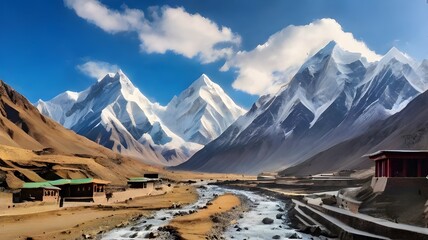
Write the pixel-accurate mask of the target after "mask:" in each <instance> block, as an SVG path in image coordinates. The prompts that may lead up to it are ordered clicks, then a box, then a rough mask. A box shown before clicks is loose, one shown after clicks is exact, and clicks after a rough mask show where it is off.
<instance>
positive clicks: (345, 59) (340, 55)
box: [314, 41, 361, 64]
mask: <svg viewBox="0 0 428 240" xmlns="http://www.w3.org/2000/svg"><path fill="white" fill-rule="evenodd" d="M317 56H331V58H333V59H334V61H335V62H336V63H340V64H350V63H352V62H355V61H357V60H359V59H361V53H356V52H350V51H347V50H345V49H343V48H342V47H341V46H340V45H339V44H338V43H337V42H336V41H330V42H329V43H328V44H327V45H325V46H324V47H323V48H322V49H321V50H319V51H318V53H316V54H315V56H314V57H317Z"/></svg>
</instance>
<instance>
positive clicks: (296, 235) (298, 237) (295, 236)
mask: <svg viewBox="0 0 428 240" xmlns="http://www.w3.org/2000/svg"><path fill="white" fill-rule="evenodd" d="M285 237H286V238H288V239H302V237H300V236H299V234H297V233H291V234H290V235H288V236H285Z"/></svg>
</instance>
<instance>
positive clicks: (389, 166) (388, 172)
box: [386, 158, 391, 177]
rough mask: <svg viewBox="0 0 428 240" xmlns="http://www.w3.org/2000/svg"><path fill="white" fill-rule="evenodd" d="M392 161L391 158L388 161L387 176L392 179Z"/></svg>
mask: <svg viewBox="0 0 428 240" xmlns="http://www.w3.org/2000/svg"><path fill="white" fill-rule="evenodd" d="M390 161H391V160H389V158H388V159H387V160H386V176H387V177H391V163H390Z"/></svg>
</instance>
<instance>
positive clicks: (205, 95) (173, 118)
mask: <svg viewBox="0 0 428 240" xmlns="http://www.w3.org/2000/svg"><path fill="white" fill-rule="evenodd" d="M244 113H245V111H244V110H243V109H242V108H241V107H239V106H237V105H236V104H235V103H234V102H233V100H232V99H230V97H229V96H228V95H227V94H226V93H225V92H224V91H223V89H222V88H221V87H220V86H219V85H217V84H215V83H213V82H212V81H211V80H210V79H209V78H208V77H207V76H206V75H205V74H203V75H202V76H201V77H200V78H198V79H197V80H196V81H195V82H193V83H192V85H190V87H189V88H187V89H186V90H184V91H183V92H182V93H181V94H180V95H179V96H178V97H177V96H175V97H174V98H173V99H172V100H171V102H169V103H168V105H167V107H166V109H165V111H163V112H162V113H161V114H160V115H161V116H162V117H163V119H164V123H165V124H167V125H168V126H170V128H171V130H172V131H174V132H175V133H176V134H177V135H179V136H180V137H182V138H183V139H184V140H186V141H189V142H195V143H199V144H207V143H208V142H210V141H212V140H214V139H215V138H216V137H218V136H219V135H220V134H221V133H222V132H224V130H226V128H228V127H229V126H230V125H231V124H232V123H233V122H234V121H235V120H236V119H237V118H238V117H239V116H241V115H243V114H244Z"/></svg>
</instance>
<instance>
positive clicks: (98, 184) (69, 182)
mask: <svg viewBox="0 0 428 240" xmlns="http://www.w3.org/2000/svg"><path fill="white" fill-rule="evenodd" d="M109 183H110V182H108V181H104V180H100V179H95V178H82V179H58V180H53V181H46V182H32V183H25V184H24V185H23V188H22V190H21V195H22V196H23V197H28V196H29V194H31V197H32V198H34V195H35V194H36V193H37V196H38V197H37V199H40V198H41V196H42V195H41V194H42V193H41V191H42V190H41V189H39V188H41V187H43V189H44V190H43V191H44V192H47V194H48V195H46V199H48V197H49V199H50V198H53V197H55V201H58V199H61V201H87V202H103V201H105V200H106V185H107V184H109ZM52 190H55V193H51V192H50V191H52ZM51 194H55V195H51ZM40 201H42V200H40ZM43 201H44V200H43ZM46 201H47V200H46ZM49 201H53V200H49Z"/></svg>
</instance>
